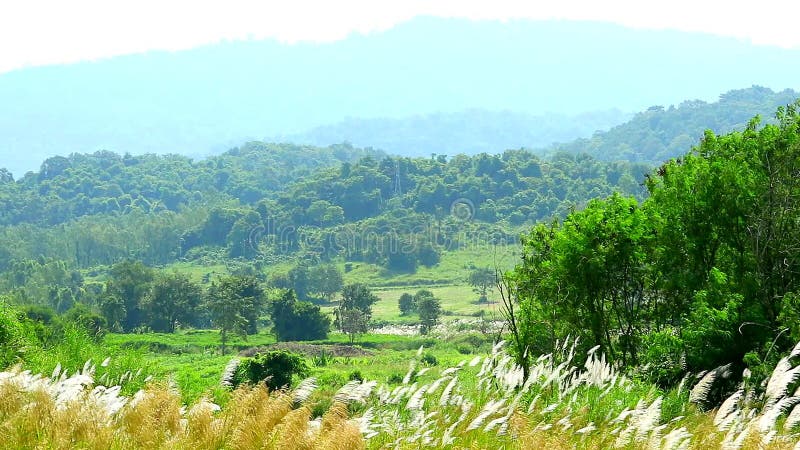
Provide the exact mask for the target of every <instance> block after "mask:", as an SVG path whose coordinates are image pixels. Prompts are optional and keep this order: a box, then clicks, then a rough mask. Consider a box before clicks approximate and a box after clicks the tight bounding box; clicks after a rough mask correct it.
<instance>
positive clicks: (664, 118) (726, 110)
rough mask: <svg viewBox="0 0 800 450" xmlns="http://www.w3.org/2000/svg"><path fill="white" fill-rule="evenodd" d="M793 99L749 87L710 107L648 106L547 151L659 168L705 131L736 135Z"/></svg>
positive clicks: (695, 103)
mask: <svg viewBox="0 0 800 450" xmlns="http://www.w3.org/2000/svg"><path fill="white" fill-rule="evenodd" d="M798 97H800V92H797V91H794V90H792V89H785V90H783V91H780V92H773V91H772V90H771V89H769V88H765V87H760V86H753V87H751V88H748V89H739V90H732V91H729V92H726V93H724V94H722V95H720V97H719V100H718V101H716V102H713V103H707V102H704V101H702V100H690V101H685V102H683V103H681V104H680V105H678V106H677V107H676V106H674V105H671V106H669V107H668V108H665V107H663V106H653V107H651V108H649V109H647V110H646V111H643V112H640V113H638V114H636V115H635V116H634V117H633V118H632V119H631V120H630V121H628V122H625V123H623V124H621V125H617V126H615V127H613V128H611V129H610V130H608V131H598V132H597V133H595V134H594V136H592V137H591V138H588V139H578V140H575V141H573V142H570V143H565V144H558V145H554V146H553V147H552V148H551V151H552V150H555V151H567V152H572V153H588V154H590V155H592V156H594V157H595V158H598V159H602V160H608V161H615V160H624V161H641V162H647V163H650V164H660V163H662V162H664V161H666V160H668V159H670V158H674V157H677V156H680V155H683V154H684V153H686V150H687V149H689V148H691V147H692V146H694V145H697V144H698V143H699V142H700V138H701V137H702V136H703V133H704V132H705V130H709V129H710V130H712V131H714V133H717V134H720V133H728V132H731V131H741V130H743V129H744V128H745V126H746V125H747V123H748V122H749V121H750V119H752V118H753V116H755V115H760V116H761V117H762V119H764V121H765V122H767V123H773V122H774V114H775V110H776V109H777V108H778V107H779V106H785V105H787V104H790V103H793V102H794V101H795V100H796V99H797V98H798Z"/></svg>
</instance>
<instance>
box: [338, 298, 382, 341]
mask: <svg viewBox="0 0 800 450" xmlns="http://www.w3.org/2000/svg"><path fill="white" fill-rule="evenodd" d="M378 300H380V299H379V298H378V296H376V295H375V294H373V293H372V291H370V289H369V288H368V287H367V286H365V285H363V284H358V283H356V284H348V285H347V286H345V287H344V289H343V290H342V299H341V300H340V301H339V306H338V307H337V308H336V311H335V315H336V324H337V326H338V327H339V329H340V330H341V331H342V332H343V333H345V334H347V335H348V336H349V337H350V342H351V343H353V342H355V340H356V339H357V337H358V336H359V335H361V334H364V333H366V332H367V331H368V330H369V322H370V319H371V318H372V305H374V304H375V303H376V302H377V301H378Z"/></svg>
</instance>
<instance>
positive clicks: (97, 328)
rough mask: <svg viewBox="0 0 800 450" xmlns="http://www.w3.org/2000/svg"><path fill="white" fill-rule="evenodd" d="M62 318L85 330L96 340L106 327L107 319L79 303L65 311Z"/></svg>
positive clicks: (103, 333) (101, 335)
mask: <svg viewBox="0 0 800 450" xmlns="http://www.w3.org/2000/svg"><path fill="white" fill-rule="evenodd" d="M64 320H65V321H68V322H72V323H74V324H75V325H77V326H78V327H80V328H82V329H84V330H86V332H87V333H89V335H90V336H92V337H93V338H95V339H97V340H99V339H101V338H102V337H103V336H104V335H105V332H106V330H107V329H108V321H106V318H105V317H103V316H101V315H100V314H97V313H95V312H94V311H92V310H91V309H89V308H88V307H87V306H86V305H83V304H81V303H76V304H75V305H74V306H73V307H72V308H70V309H69V311H67V312H65V313H64Z"/></svg>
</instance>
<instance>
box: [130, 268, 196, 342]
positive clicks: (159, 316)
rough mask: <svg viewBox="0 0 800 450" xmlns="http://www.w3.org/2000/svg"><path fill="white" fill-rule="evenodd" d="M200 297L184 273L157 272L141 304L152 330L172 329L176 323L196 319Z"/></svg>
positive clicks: (185, 322) (167, 330) (168, 330)
mask: <svg viewBox="0 0 800 450" xmlns="http://www.w3.org/2000/svg"><path fill="white" fill-rule="evenodd" d="M201 298H202V292H201V290H200V286H198V285H197V284H196V283H194V282H192V281H191V280H190V279H189V277H188V276H186V275H185V274H181V273H178V272H174V273H171V274H159V275H158V276H156V278H155V281H154V282H153V285H152V287H151V288H150V292H149V293H148V295H147V296H146V297H145V298H144V299H143V301H142V308H143V309H144V310H145V311H146V314H147V319H148V320H147V322H148V324H149V325H150V328H152V329H153V331H157V332H168V333H174V332H175V327H176V326H177V325H178V323H184V324H189V323H191V322H192V321H194V320H195V319H196V315H197V309H198V307H199V306H200V303H201Z"/></svg>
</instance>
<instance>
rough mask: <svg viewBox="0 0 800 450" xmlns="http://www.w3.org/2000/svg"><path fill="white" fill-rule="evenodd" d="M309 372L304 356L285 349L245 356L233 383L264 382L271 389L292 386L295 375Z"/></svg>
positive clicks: (301, 375) (299, 375) (235, 384)
mask: <svg viewBox="0 0 800 450" xmlns="http://www.w3.org/2000/svg"><path fill="white" fill-rule="evenodd" d="M307 374H308V367H307V366H306V363H305V361H304V360H303V357H302V356H300V355H298V354H295V353H292V352H288V351H285V350H278V351H271V352H265V353H259V354H257V355H255V356H253V357H252V358H243V359H242V361H241V362H240V363H239V367H238V368H237V369H236V373H235V374H234V376H233V385H234V387H235V386H238V385H240V384H243V383H251V384H258V383H262V382H263V383H264V384H266V385H267V387H269V388H270V390H276V389H282V388H288V387H291V384H292V378H293V377H294V376H298V377H305V376H306V375H307Z"/></svg>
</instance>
